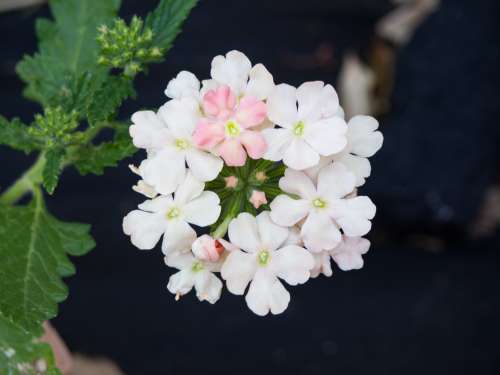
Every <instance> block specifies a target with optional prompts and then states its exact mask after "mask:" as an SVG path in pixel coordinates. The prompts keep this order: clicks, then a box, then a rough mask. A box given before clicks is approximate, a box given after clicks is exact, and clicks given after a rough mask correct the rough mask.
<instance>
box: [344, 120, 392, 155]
mask: <svg viewBox="0 0 500 375" xmlns="http://www.w3.org/2000/svg"><path fill="white" fill-rule="evenodd" d="M348 129H349V130H348V132H347V135H348V139H349V145H350V148H351V152H352V153H353V154H356V155H359V156H364V157H366V158H368V157H370V156H373V155H374V154H375V153H376V152H377V151H378V150H379V149H380V147H382V143H383V142H384V137H383V135H382V133H381V132H379V131H375V130H377V129H378V121H377V120H375V119H374V118H373V117H371V116H354V117H353V118H351V120H349V125H348Z"/></svg>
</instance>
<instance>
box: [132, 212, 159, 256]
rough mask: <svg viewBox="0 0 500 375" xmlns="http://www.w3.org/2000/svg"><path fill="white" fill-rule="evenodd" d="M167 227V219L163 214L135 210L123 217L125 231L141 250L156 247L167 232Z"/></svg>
mask: <svg viewBox="0 0 500 375" xmlns="http://www.w3.org/2000/svg"><path fill="white" fill-rule="evenodd" d="M165 227H166V220H165V218H164V216H163V215H161V214H155V213H149V212H144V211H139V210H134V211H132V212H130V213H129V214H128V215H127V216H125V218H124V219H123V232H124V233H125V234H126V235H128V236H130V240H131V242H132V244H133V245H134V246H136V247H137V248H139V249H141V250H150V249H152V248H153V247H155V246H156V244H157V243H158V241H159V240H160V237H161V236H162V234H163V233H164V232H165Z"/></svg>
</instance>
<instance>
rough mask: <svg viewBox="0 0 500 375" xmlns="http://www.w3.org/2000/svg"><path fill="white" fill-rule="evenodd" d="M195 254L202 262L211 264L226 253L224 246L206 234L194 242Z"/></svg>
mask: <svg viewBox="0 0 500 375" xmlns="http://www.w3.org/2000/svg"><path fill="white" fill-rule="evenodd" d="M192 249H193V253H194V255H195V256H196V257H197V258H198V259H201V260H206V261H209V262H217V260H219V257H220V256H221V254H222V253H223V252H224V247H223V246H222V244H221V243H220V242H219V241H218V240H216V239H213V238H212V237H210V236H209V235H208V234H204V235H203V236H200V237H198V238H197V239H196V241H194V242H193V246H192Z"/></svg>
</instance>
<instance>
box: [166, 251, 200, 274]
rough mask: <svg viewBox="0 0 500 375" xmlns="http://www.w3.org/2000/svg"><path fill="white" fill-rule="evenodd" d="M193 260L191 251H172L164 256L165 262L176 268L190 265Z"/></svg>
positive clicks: (180, 268) (179, 268)
mask: <svg viewBox="0 0 500 375" xmlns="http://www.w3.org/2000/svg"><path fill="white" fill-rule="evenodd" d="M195 261H196V260H195V258H194V256H193V254H191V252H185V253H181V252H177V251H174V252H171V253H169V254H168V255H166V256H165V264H166V265H167V266H169V267H173V268H177V269H178V270H182V269H184V268H189V267H191V266H192V264H193V263H194V262H195Z"/></svg>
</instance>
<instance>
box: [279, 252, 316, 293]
mask: <svg viewBox="0 0 500 375" xmlns="http://www.w3.org/2000/svg"><path fill="white" fill-rule="evenodd" d="M270 267H272V269H273V272H274V273H275V275H276V276H278V277H279V278H280V279H283V280H285V281H286V282H287V283H288V284H290V285H297V284H304V283H305V282H306V281H307V280H309V276H310V273H309V271H310V270H311V269H312V268H313V267H314V259H313V257H312V255H311V253H310V252H309V251H307V250H306V249H303V248H302V247H299V246H294V245H289V246H285V247H283V248H281V249H279V250H278V251H275V252H274V253H273V254H272V256H271V262H270Z"/></svg>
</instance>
